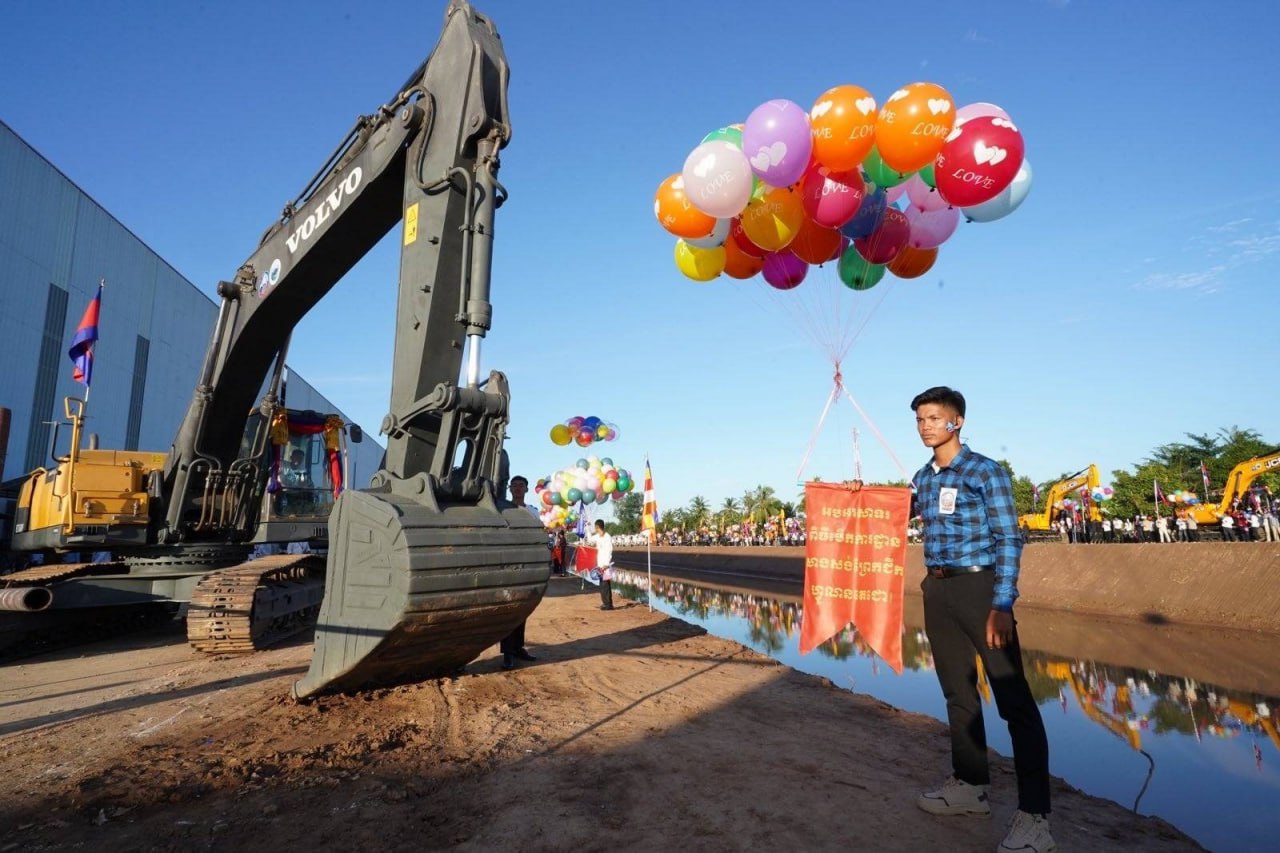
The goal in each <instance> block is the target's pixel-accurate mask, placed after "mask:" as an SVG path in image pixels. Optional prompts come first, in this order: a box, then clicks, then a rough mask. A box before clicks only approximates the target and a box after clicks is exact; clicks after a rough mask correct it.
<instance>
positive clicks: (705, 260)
mask: <svg viewBox="0 0 1280 853" xmlns="http://www.w3.org/2000/svg"><path fill="white" fill-rule="evenodd" d="M724 262H725V253H724V246H716V247H715V248H714V249H699V248H698V247H697V246H690V245H689V244H688V243H686V242H685V241H683V240H677V241H676V266H677V267H679V268H680V272H682V273H684V274H685V275H686V276H688V277H689V278H691V279H693V280H694V281H711V279H713V278H715V277H716V276H718V275H720V273H722V272H724Z"/></svg>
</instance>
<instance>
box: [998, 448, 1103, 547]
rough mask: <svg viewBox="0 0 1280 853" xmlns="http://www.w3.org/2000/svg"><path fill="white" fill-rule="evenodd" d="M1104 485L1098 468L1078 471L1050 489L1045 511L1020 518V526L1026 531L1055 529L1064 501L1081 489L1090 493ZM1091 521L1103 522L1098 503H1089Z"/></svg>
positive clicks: (1091, 467) (1045, 500)
mask: <svg viewBox="0 0 1280 853" xmlns="http://www.w3.org/2000/svg"><path fill="white" fill-rule="evenodd" d="M1101 484H1102V480H1101V478H1100V477H1099V476H1098V466H1097V465H1094V464H1090V465H1089V467H1088V468H1085V469H1083V470H1081V471H1077V472H1076V473H1074V474H1072V475H1071V476H1070V477H1067V478H1066V479H1063V480H1059V481H1058V482H1056V483H1054V484H1053V485H1052V486H1050V487H1049V489H1048V491H1046V492H1045V495H1044V510H1043V511H1041V512H1032V513H1027V514H1026V515H1023V516H1020V517H1019V518H1018V526H1020V527H1021V528H1022V529H1023V530H1024V531H1030V532H1040V533H1043V532H1047V531H1049V530H1052V529H1053V522H1054V521H1056V520H1057V518H1058V515H1059V513H1061V512H1062V506H1061V504H1062V501H1063V499H1065V498H1067V497H1069V496H1071V495H1074V494H1075V493H1076V492H1078V491H1079V490H1080V489H1088V490H1089V492H1090V493H1092V492H1093V490H1094V489H1096V488H1098V486H1100V485H1101ZM1088 518H1089V521H1102V513H1101V511H1099V509H1098V503H1097V501H1092V500H1091V501H1090V502H1089V515H1088Z"/></svg>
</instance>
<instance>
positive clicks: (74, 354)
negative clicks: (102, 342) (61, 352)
mask: <svg viewBox="0 0 1280 853" xmlns="http://www.w3.org/2000/svg"><path fill="white" fill-rule="evenodd" d="M101 310H102V282H98V292H97V293H96V294H94V297H93V299H91V300H89V307H87V308H85V309H84V316H83V317H81V318H80V325H79V326H77V327H76V334H75V337H73V338H72V339H71V349H69V350H67V355H68V356H70V357H71V363H72V364H74V365H75V367H74V368H73V369H72V371H71V378H72V379H74V380H75V381H76V382H83V383H84V386H85V387H86V388H88V387H89V383H90V382H91V381H92V380H93V345H94V343H95V342H96V341H97V340H98V313H99V312H100V311H101Z"/></svg>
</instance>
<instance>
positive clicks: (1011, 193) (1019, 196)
mask: <svg viewBox="0 0 1280 853" xmlns="http://www.w3.org/2000/svg"><path fill="white" fill-rule="evenodd" d="M1031 178H1032V174H1031V161H1030V160H1028V159H1027V158H1026V157H1023V158H1022V166H1021V167H1019V169H1018V174H1016V175H1014V176H1013V180H1012V181H1011V182H1010V183H1009V186H1007V187H1005V188H1004V189H1003V190H1001V191H1000V194H999V195H997V196H996V197H995V198H992V199H988V200H987V201H984V202H983V203H982V204H975V205H974V206H973V207H964V208H961V209H960V210H961V213H963V214H964V216H965V219H968V220H969V221H970V222H995V221H996V220H997V219H1003V218H1004V217H1006V216H1008V215H1009V214H1010V213H1013V212H1014V211H1015V210H1017V209H1018V205H1020V204H1022V202H1023V201H1025V200H1026V198H1027V194H1028V193H1030V192H1031Z"/></svg>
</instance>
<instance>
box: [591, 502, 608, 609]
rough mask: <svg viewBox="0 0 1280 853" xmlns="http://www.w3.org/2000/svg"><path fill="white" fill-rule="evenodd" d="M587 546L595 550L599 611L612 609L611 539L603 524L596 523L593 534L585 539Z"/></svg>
mask: <svg viewBox="0 0 1280 853" xmlns="http://www.w3.org/2000/svg"><path fill="white" fill-rule="evenodd" d="M586 540H587V544H588V545H590V546H591V547H593V548H595V549H596V571H598V572H599V573H600V609H601V610H612V609H613V588H612V586H611V585H610V579H611V578H612V576H613V537H612V536H610V535H609V532H608V531H607V530H605V529H604V522H603V521H597V522H596V529H595V532H594V533H592V534H591V535H589V536H587V537H586Z"/></svg>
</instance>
